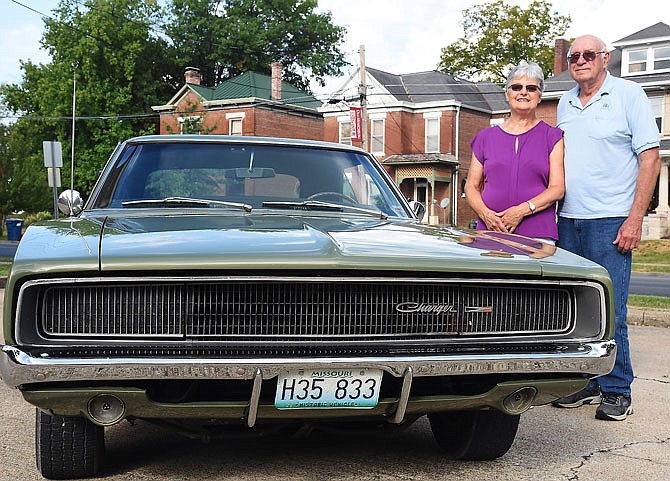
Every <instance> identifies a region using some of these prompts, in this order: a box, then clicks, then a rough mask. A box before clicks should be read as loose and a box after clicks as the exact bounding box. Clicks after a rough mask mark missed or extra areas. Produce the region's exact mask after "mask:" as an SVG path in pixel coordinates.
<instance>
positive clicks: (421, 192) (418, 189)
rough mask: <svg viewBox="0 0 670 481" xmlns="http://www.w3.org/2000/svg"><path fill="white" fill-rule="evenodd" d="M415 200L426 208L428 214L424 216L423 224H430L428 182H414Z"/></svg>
mask: <svg viewBox="0 0 670 481" xmlns="http://www.w3.org/2000/svg"><path fill="white" fill-rule="evenodd" d="M414 200H416V201H417V202H421V203H422V204H423V206H424V207H425V208H426V213H425V214H424V215H423V219H421V222H428V215H429V213H428V209H429V205H428V182H426V181H422V180H417V181H416V182H414Z"/></svg>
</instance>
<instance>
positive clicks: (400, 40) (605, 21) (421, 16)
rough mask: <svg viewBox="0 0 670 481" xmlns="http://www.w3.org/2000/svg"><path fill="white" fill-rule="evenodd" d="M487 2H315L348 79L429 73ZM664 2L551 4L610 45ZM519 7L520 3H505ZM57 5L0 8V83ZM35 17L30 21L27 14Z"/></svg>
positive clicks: (663, 18)
mask: <svg viewBox="0 0 670 481" xmlns="http://www.w3.org/2000/svg"><path fill="white" fill-rule="evenodd" d="M485 1H487V0H319V10H320V11H330V12H332V14H333V21H334V23H335V24H337V25H341V26H344V27H346V28H347V36H346V38H345V42H344V46H343V51H344V52H345V54H346V58H347V60H348V61H349V63H351V64H352V66H351V67H349V68H348V69H345V72H344V73H345V75H347V74H350V73H351V72H353V71H354V70H355V69H356V67H357V66H358V63H359V58H360V56H359V53H358V52H359V49H360V46H361V45H364V46H365V65H366V66H368V67H373V68H376V69H379V70H384V71H386V72H390V73H394V74H405V73H412V72H423V71H427V70H434V69H435V68H436V67H437V64H438V62H439V58H440V52H441V49H442V48H443V47H445V46H447V45H449V44H451V43H453V42H455V41H456V40H458V38H460V37H462V36H463V30H462V28H461V25H460V21H461V19H462V12H463V9H465V8H467V7H469V6H472V5H475V4H481V3H483V2H485ZM666 1H667V0H635V1H631V0H555V1H554V2H553V10H554V11H557V12H558V13H560V14H563V15H566V14H569V15H570V16H571V17H572V23H571V26H570V28H569V30H568V31H567V32H566V35H565V37H566V38H570V37H576V36H578V35H582V34H585V33H591V34H594V35H597V36H599V37H601V38H602V39H603V40H604V41H605V42H607V43H608V44H611V43H612V42H615V41H616V40H619V39H621V38H623V37H626V36H628V35H630V34H632V33H634V32H637V31H638V30H642V29H643V28H646V27H649V26H650V25H654V24H656V23H657V22H664V23H668V24H670V11H669V10H668V8H667V7H664V6H663V5H665V4H666ZM506 3H508V4H512V5H519V6H521V7H527V6H528V5H529V3H530V1H528V0H506ZM57 4H58V0H16V1H13V0H0V83H19V82H20V81H21V70H20V60H28V59H30V60H32V61H33V62H35V63H44V62H48V61H49V56H48V54H47V53H46V52H45V51H44V50H42V49H41V46H40V38H41V35H42V32H43V29H44V24H43V22H42V15H40V13H42V14H46V15H48V14H49V13H50V12H51V10H52V9H53V8H54V7H55V6H56V5H57ZM27 7H30V8H31V9H33V10H36V11H38V12H40V13H36V12H35V11H33V10H30V8H27ZM345 78H346V77H339V78H334V79H329V80H328V82H327V84H326V86H325V87H323V88H322V87H317V86H314V90H315V93H317V94H319V96H320V97H321V96H327V95H328V94H329V93H333V92H335V91H336V90H337V89H338V88H339V87H340V86H341V85H342V84H343V83H344V82H345Z"/></svg>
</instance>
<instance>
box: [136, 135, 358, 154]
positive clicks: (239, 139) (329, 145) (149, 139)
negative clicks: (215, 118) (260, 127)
mask: <svg viewBox="0 0 670 481" xmlns="http://www.w3.org/2000/svg"><path fill="white" fill-rule="evenodd" d="M125 143H126V144H143V143H179V144H183V143H195V144H202V143H222V144H244V145H276V146H284V147H312V148H318V149H329V150H345V151H350V152H356V153H364V154H367V152H366V151H365V150H363V149H360V148H358V147H354V146H351V145H344V144H338V143H334V142H323V141H318V140H303V139H285V138H278V137H252V136H244V135H144V136H141V137H133V138H131V139H128V140H127V141H126V142H125Z"/></svg>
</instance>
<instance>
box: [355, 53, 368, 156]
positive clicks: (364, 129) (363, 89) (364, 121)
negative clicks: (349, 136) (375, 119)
mask: <svg viewBox="0 0 670 481" xmlns="http://www.w3.org/2000/svg"><path fill="white" fill-rule="evenodd" d="M359 53H360V56H361V60H360V64H361V67H360V71H361V83H360V84H359V85H358V94H359V95H360V99H361V135H362V136H363V140H362V142H361V148H363V150H366V151H368V152H369V151H370V148H369V146H368V109H367V106H366V104H367V89H368V88H367V85H366V83H365V82H366V80H365V45H361V48H360V50H359Z"/></svg>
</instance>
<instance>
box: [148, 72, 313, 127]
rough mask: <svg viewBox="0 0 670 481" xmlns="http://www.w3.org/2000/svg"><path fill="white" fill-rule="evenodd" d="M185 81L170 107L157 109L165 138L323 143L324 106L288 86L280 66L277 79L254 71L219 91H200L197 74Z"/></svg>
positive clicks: (190, 74) (274, 74)
mask: <svg viewBox="0 0 670 481" xmlns="http://www.w3.org/2000/svg"><path fill="white" fill-rule="evenodd" d="M184 76H185V83H184V86H183V87H182V88H181V89H179V91H178V92H177V93H176V94H175V95H174V96H173V97H172V99H170V101H169V102H168V103H167V104H165V105H158V106H154V107H152V109H153V110H154V111H156V112H159V114H160V133H161V134H180V133H209V134H226V135H252V136H259V137H289V138H299V139H309V140H321V139H322V138H323V116H322V115H321V114H320V113H319V112H318V111H317V107H320V106H321V102H319V101H318V100H317V99H316V98H315V97H314V96H313V95H311V94H309V93H307V92H304V91H302V90H299V89H297V88H296V87H294V86H293V85H291V84H290V83H288V82H286V81H283V80H282V78H281V64H279V63H273V64H272V76H269V75H265V74H261V73H258V72H251V71H249V72H244V73H243V74H241V75H239V76H237V77H234V78H231V79H228V80H226V81H224V82H221V83H220V84H219V85H216V86H214V87H206V86H204V85H201V83H200V81H201V75H200V70H198V69H197V68H192V67H188V68H187V69H186V72H185V75H184Z"/></svg>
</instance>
